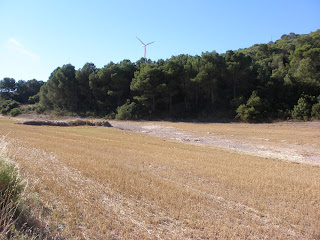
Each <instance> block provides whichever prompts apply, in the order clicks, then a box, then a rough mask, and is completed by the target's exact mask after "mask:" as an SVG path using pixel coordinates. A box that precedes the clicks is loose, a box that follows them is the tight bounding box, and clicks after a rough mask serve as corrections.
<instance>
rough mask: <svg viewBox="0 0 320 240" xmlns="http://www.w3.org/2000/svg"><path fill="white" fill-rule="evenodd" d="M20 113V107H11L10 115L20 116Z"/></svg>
mask: <svg viewBox="0 0 320 240" xmlns="http://www.w3.org/2000/svg"><path fill="white" fill-rule="evenodd" d="M20 113H21V112H20V109H19V108H13V109H11V111H10V115H11V116H12V117H15V116H18V115H19V114H20Z"/></svg>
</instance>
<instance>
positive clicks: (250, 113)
mask: <svg viewBox="0 0 320 240" xmlns="http://www.w3.org/2000/svg"><path fill="white" fill-rule="evenodd" d="M264 105H265V104H264V103H263V101H262V100H261V98H260V97H259V96H258V95H257V92H256V91H253V92H252V94H251V96H250V98H249V99H248V101H247V103H246V104H241V105H240V106H239V107H238V108H237V110H236V112H237V116H236V118H240V120H242V121H246V122H247V121H249V122H256V121H259V120H261V119H263V118H264V115H265V114H264V112H265V106H264Z"/></svg>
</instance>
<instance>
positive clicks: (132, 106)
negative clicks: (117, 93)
mask: <svg viewBox="0 0 320 240" xmlns="http://www.w3.org/2000/svg"><path fill="white" fill-rule="evenodd" d="M136 110H137V106H136V103H135V102H132V103H130V101H129V100H127V102H126V103H125V104H123V105H122V106H120V107H118V108H117V115H116V119H118V120H134V119H137V115H136Z"/></svg>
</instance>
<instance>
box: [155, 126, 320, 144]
mask: <svg viewBox="0 0 320 240" xmlns="http://www.w3.org/2000/svg"><path fill="white" fill-rule="evenodd" d="M160 123H161V124H162V125H164V126H170V127H175V128H178V129H182V130H187V131H191V132H193V133H194V134H195V135H201V136H210V135H217V136H222V137H223V136H228V137H234V138H239V139H242V140H243V139H245V140H251V141H254V142H266V141H267V142H272V143H275V144H282V143H290V144H298V145H306V146H313V147H317V148H320V122H319V121H316V122H279V123H272V124H267V123H265V124H245V123H220V124H218V123H200V124H199V123H170V122H160Z"/></svg>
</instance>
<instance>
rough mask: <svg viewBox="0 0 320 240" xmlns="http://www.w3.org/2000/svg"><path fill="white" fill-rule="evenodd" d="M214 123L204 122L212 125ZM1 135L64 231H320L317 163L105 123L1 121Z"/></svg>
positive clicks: (231, 234)
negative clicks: (68, 124) (283, 159)
mask: <svg viewBox="0 0 320 240" xmlns="http://www.w3.org/2000/svg"><path fill="white" fill-rule="evenodd" d="M167 124H169V125H170V124H172V123H167ZM206 126H207V125H203V126H202V125H201V124H199V126H198V127H199V128H200V127H201V128H202V129H203V130H201V131H206V132H210V131H213V130H212V127H211V126H210V128H207V129H208V130H206ZM230 126H231V125H230ZM230 126H229V127H230ZM179 127H181V128H184V125H183V124H181V125H179ZM187 127H188V126H187ZM185 128H186V127H185ZM279 128H281V126H279ZM197 131H198V132H199V131H200V130H197ZM220 131H221V132H220V133H221V134H223V129H220ZM225 131H227V130H225ZM234 131H235V132H236V130H235V129H234ZM242 131H244V130H241V131H240V133H239V134H242ZM257 131H258V130H257ZM259 131H260V132H261V131H263V130H259ZM282 131H287V130H286V129H284V130H282ZM260 132H259V134H262V135H263V133H260ZM8 133H9V134H8ZM0 134H1V135H2V136H3V135H7V137H6V139H7V141H8V142H10V145H9V147H8V148H9V155H10V157H11V158H13V159H15V160H16V161H17V162H18V164H19V166H20V169H21V172H22V174H23V176H24V177H25V178H26V179H28V181H29V191H31V192H34V193H37V194H38V196H39V198H40V199H41V201H42V202H44V203H45V205H46V208H47V209H49V210H48V211H46V214H42V215H41V216H39V218H42V220H43V221H46V222H47V223H48V224H49V225H50V226H51V227H50V229H51V231H52V233H54V234H56V235H57V236H58V235H63V236H65V237H67V238H75V239H103V238H106V237H108V238H121V239H158V238H160V239H193V238H194V239H212V238H240V239H244V238H250V239H261V238H283V239H288V238H289V239H301V238H307V239H308V238H310V239H312V238H317V237H319V236H320V215H319V209H320V168H319V167H317V166H310V165H305V164H294V163H290V162H281V161H278V160H272V159H266V158H259V157H254V156H248V155H245V154H239V153H235V152H229V151H227V150H222V149H220V148H214V147H210V146H195V145H190V144H183V143H178V142H175V141H172V140H167V139H165V138H158V137H152V136H147V135H143V134H139V133H134V132H128V131H121V130H118V129H112V128H103V127H68V128H67V127H45V126H41V127H40V126H24V125H17V124H13V123H10V122H2V123H0ZM243 134H244V133H243ZM276 134H278V136H275V135H274V133H272V134H271V133H270V135H274V136H275V137H274V138H275V139H281V138H285V136H282V135H281V134H282V133H281V131H280V130H279V131H276ZM268 137H270V136H268ZM301 141H306V139H304V140H301ZM311 141H312V140H311Z"/></svg>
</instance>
